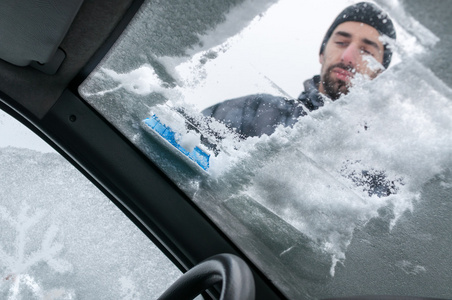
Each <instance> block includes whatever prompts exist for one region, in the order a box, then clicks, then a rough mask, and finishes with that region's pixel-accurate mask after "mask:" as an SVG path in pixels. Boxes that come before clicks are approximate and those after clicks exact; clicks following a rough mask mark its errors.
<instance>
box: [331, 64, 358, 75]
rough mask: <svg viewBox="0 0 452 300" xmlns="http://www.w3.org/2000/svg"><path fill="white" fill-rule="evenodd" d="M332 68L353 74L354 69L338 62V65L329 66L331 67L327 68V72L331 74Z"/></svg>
mask: <svg viewBox="0 0 452 300" xmlns="http://www.w3.org/2000/svg"><path fill="white" fill-rule="evenodd" d="M334 68H340V69H343V70H345V71H348V72H352V73H355V68H354V67H353V66H351V65H346V64H344V63H341V62H340V63H337V64H334V65H331V66H330V67H329V68H328V72H331V71H332V70H333V69H334Z"/></svg>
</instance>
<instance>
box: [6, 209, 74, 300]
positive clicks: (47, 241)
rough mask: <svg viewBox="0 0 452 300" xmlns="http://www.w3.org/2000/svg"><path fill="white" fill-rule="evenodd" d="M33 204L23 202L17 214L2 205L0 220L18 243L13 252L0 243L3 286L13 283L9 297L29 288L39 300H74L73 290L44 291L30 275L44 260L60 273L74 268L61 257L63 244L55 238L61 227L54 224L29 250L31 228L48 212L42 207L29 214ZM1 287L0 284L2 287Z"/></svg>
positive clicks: (13, 296) (38, 237) (13, 297)
mask: <svg viewBox="0 0 452 300" xmlns="http://www.w3.org/2000/svg"><path fill="white" fill-rule="evenodd" d="M29 210H30V207H29V206H28V204H27V203H24V204H23V205H22V208H21V211H20V212H19V214H18V215H17V216H12V215H11V214H10V213H9V211H8V210H7V209H6V207H3V206H0V220H2V221H4V222H6V223H7V224H9V225H10V227H11V228H10V229H8V228H2V230H5V231H8V230H12V231H13V233H15V237H16V239H15V242H14V246H13V247H12V248H13V249H12V252H13V253H8V251H7V250H6V249H5V248H6V247H5V246H6V245H0V267H1V268H2V269H3V272H2V273H4V274H5V275H6V276H5V275H3V276H4V278H2V279H3V280H2V282H1V283H2V285H6V283H8V282H10V288H9V292H8V299H17V298H18V297H19V294H20V293H21V292H22V291H23V290H25V289H28V290H29V291H30V292H31V294H32V295H33V297H35V298H36V299H57V298H58V299H73V298H74V291H71V290H64V289H50V290H48V291H46V290H44V289H43V288H42V287H41V286H40V285H39V283H38V282H37V280H36V279H35V278H34V276H32V275H30V271H31V268H33V267H36V266H38V265H39V264H40V263H41V262H44V263H47V265H48V266H50V268H51V269H52V270H53V271H54V272H57V273H66V272H71V271H72V265H71V264H70V263H69V262H68V261H66V260H64V259H62V258H61V257H59V256H60V254H61V251H62V250H63V245H62V244H61V243H58V242H56V241H55V239H56V236H57V234H58V227H57V226H55V225H51V226H50V227H49V228H48V229H47V230H46V231H45V233H44V234H43V236H42V237H41V236H34V237H33V238H37V239H38V240H40V241H41V246H40V247H39V249H37V250H35V251H33V252H32V253H29V251H27V249H29V247H27V246H28V245H27V244H28V241H29V240H30V239H32V236H31V231H32V228H33V227H35V226H36V225H37V224H38V223H39V222H40V221H41V220H42V218H43V217H44V216H45V215H46V212H45V211H42V210H39V211H36V212H34V213H32V214H30V213H29ZM0 290H1V287H0Z"/></svg>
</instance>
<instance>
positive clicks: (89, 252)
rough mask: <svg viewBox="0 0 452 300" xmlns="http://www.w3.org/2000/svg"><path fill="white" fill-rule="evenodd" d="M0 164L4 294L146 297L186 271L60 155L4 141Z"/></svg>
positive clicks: (0, 290)
mask: <svg viewBox="0 0 452 300" xmlns="http://www.w3.org/2000/svg"><path fill="white" fill-rule="evenodd" d="M2 120H5V119H4V118H3V117H2ZM8 122H9V121H8ZM16 130H17V132H20V130H19V128H16ZM22 130H27V129H26V128H24V127H22ZM0 165H1V166H2V168H1V169H0V232H1V234H0V298H1V299H8V300H20V299H31V300H33V299H39V300H41V299H48V300H65V299H66V300H67V299H147V298H148V297H149V295H152V296H156V295H159V294H160V293H162V292H163V291H164V289H165V288H166V287H167V286H169V285H170V284H171V283H172V282H173V281H174V280H175V279H176V278H177V277H178V276H179V275H180V272H179V270H177V268H176V267H175V266H174V265H173V264H172V263H171V262H170V261H169V260H168V259H167V258H166V257H165V256H164V255H163V254H162V253H161V252H160V250H159V249H158V248H157V247H155V245H153V244H152V243H151V242H150V241H149V239H148V238H147V237H146V236H144V234H143V233H142V232H140V231H139V229H138V228H137V227H136V226H135V225H134V224H133V223H132V222H130V220H128V219H127V217H125V216H124V215H123V213H122V212H121V211H119V210H118V209H117V208H116V207H115V206H114V205H113V204H112V203H111V202H110V201H109V200H108V199H107V198H106V197H105V196H103V195H102V194H101V193H100V192H99V191H98V190H97V189H96V188H95V187H94V186H93V185H92V184H91V183H90V182H89V181H88V180H87V179H86V178H84V177H83V176H82V175H81V174H80V173H79V172H77V171H76V169H75V168H73V167H72V166H71V165H70V164H69V163H68V162H66V161H65V160H64V159H63V158H62V157H61V156H58V155H57V154H56V153H41V152H37V151H32V150H28V149H22V148H13V147H4V148H3V147H2V148H0Z"/></svg>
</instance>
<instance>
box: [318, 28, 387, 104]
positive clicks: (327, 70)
mask: <svg viewBox="0 0 452 300" xmlns="http://www.w3.org/2000/svg"><path fill="white" fill-rule="evenodd" d="M379 37H380V34H379V33H378V31H377V30H376V29H375V28H373V27H372V26H370V25H367V24H364V23H360V22H344V23H342V24H339V25H338V26H337V27H336V29H335V30H334V32H333V34H332V35H331V37H330V39H329V40H328V42H327V44H326V46H325V49H324V51H323V53H322V54H321V55H320V63H321V64H322V68H321V73H320V76H321V80H320V85H319V91H320V92H321V93H323V94H325V95H327V96H328V97H330V98H331V99H333V100H336V99H337V98H339V97H340V96H341V95H342V94H347V93H348V91H349V88H350V87H351V83H350V80H351V79H352V78H353V76H354V75H355V74H356V73H359V74H362V75H367V76H369V77H370V78H371V79H373V78H375V77H376V76H377V75H378V74H379V73H380V72H381V69H377V70H376V69H375V68H370V66H368V62H367V60H366V59H365V56H369V55H370V56H372V57H373V58H374V59H375V60H376V61H378V62H379V63H380V64H381V63H382V62H383V52H384V48H383V43H382V42H380V40H379Z"/></svg>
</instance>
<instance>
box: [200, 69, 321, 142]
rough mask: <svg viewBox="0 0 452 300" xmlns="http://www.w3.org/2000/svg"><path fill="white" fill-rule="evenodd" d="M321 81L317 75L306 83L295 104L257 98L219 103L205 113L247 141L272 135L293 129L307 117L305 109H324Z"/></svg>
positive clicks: (263, 95)
mask: <svg viewBox="0 0 452 300" xmlns="http://www.w3.org/2000/svg"><path fill="white" fill-rule="evenodd" d="M319 81H320V76H318V75H317V76H314V77H313V78H312V79H309V80H306V81H305V82H304V89H305V90H304V91H303V92H302V93H301V94H300V96H299V97H298V99H296V100H289V99H287V98H284V97H279V96H272V95H269V94H255V95H249V96H245V97H240V98H236V99H231V100H227V101H224V102H221V103H218V104H216V105H213V106H211V107H209V108H206V109H205V110H204V111H203V112H202V113H203V114H204V115H205V116H210V117H213V118H215V119H217V120H219V121H221V122H222V123H224V124H226V126H228V127H230V128H232V129H234V130H235V131H237V132H238V133H239V134H241V135H242V136H245V137H248V136H261V135H262V134H267V135H270V134H272V133H273V132H274V131H275V127H276V126H277V125H279V124H283V125H284V126H293V125H294V124H295V123H296V122H297V119H298V117H300V116H304V115H306V111H305V110H306V109H307V110H309V111H312V110H316V109H318V108H319V107H320V106H323V99H322V96H321V95H320V94H319V91H318V85H319ZM303 106H304V107H303Z"/></svg>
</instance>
